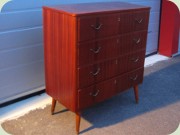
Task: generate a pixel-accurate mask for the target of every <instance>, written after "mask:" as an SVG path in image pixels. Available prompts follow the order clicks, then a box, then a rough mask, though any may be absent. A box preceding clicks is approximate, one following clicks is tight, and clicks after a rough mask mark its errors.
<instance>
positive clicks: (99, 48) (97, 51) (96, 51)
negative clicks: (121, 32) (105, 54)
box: [90, 46, 101, 54]
mask: <svg viewBox="0 0 180 135" xmlns="http://www.w3.org/2000/svg"><path fill="white" fill-rule="evenodd" d="M100 50H101V47H100V46H99V47H98V49H97V50H94V49H90V51H92V52H93V53H95V54H97V53H99V51H100Z"/></svg>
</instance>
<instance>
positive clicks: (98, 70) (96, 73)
mask: <svg viewBox="0 0 180 135" xmlns="http://www.w3.org/2000/svg"><path fill="white" fill-rule="evenodd" d="M100 70H101V69H100V68H98V69H97V71H96V72H95V73H93V72H91V74H92V75H93V76H96V75H98V74H99V72H100Z"/></svg>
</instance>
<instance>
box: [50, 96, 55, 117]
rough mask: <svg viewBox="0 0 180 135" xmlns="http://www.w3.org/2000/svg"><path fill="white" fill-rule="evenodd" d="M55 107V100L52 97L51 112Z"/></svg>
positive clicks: (52, 112)
mask: <svg viewBox="0 0 180 135" xmlns="http://www.w3.org/2000/svg"><path fill="white" fill-rule="evenodd" d="M55 107H56V100H55V99H54V98H52V105H51V114H52V115H53V114H54V110H55Z"/></svg>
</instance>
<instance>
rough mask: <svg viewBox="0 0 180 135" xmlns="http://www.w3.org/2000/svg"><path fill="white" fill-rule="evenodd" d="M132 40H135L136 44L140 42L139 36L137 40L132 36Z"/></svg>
mask: <svg viewBox="0 0 180 135" xmlns="http://www.w3.org/2000/svg"><path fill="white" fill-rule="evenodd" d="M133 40H134V41H135V42H136V44H139V43H140V42H141V38H138V40H137V39H136V38H134V39H133Z"/></svg>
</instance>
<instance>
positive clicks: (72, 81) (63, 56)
mask: <svg viewBox="0 0 180 135" xmlns="http://www.w3.org/2000/svg"><path fill="white" fill-rule="evenodd" d="M149 11H150V8H149V7H144V6H138V5H133V4H126V3H120V2H109V3H103V2H102V3H92V4H89V3H88V4H85V3H84V4H72V5H60V6H56V7H44V8H43V14H44V16H43V17H44V25H43V26H44V52H45V77H46V92H47V94H49V95H50V96H51V97H52V98H53V99H52V108H51V113H52V114H53V113H54V108H55V106H56V102H57V101H58V102H60V103H61V104H62V105H64V106H65V107H66V108H68V109H69V110H71V111H72V112H74V113H75V114H76V132H77V134H78V133H79V126H80V117H81V115H80V114H81V112H82V111H83V110H84V109H85V108H87V107H90V106H91V105H94V104H96V103H98V102H101V101H104V100H106V99H109V98H111V97H112V96H114V95H117V94H119V93H121V92H123V91H125V90H128V89H129V88H130V87H133V88H134V94H135V99H136V102H137V103H138V85H139V84H141V83H142V81H143V73H144V58H145V50H146V40H147V29H148V21H149Z"/></svg>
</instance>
